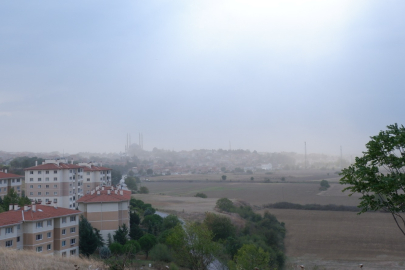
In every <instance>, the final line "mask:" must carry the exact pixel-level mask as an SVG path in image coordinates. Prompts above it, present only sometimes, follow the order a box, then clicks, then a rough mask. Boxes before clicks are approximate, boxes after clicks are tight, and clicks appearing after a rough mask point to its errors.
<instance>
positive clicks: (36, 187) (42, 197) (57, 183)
mask: <svg viewBox="0 0 405 270" xmlns="http://www.w3.org/2000/svg"><path fill="white" fill-rule="evenodd" d="M25 179H26V180H25V194H26V196H28V197H29V198H30V199H31V200H33V201H37V202H45V203H47V202H52V203H56V205H57V206H58V207H64V208H70V209H74V208H76V207H77V203H76V201H77V200H78V198H80V196H82V195H83V190H82V185H83V168H82V166H79V165H75V164H73V161H71V163H68V162H67V160H66V159H58V160H45V161H44V162H43V163H42V164H41V165H36V166H34V167H30V168H27V169H25Z"/></svg>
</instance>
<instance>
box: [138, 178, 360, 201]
mask: <svg viewBox="0 0 405 270" xmlns="http://www.w3.org/2000/svg"><path fill="white" fill-rule="evenodd" d="M142 185H143V186H146V187H147V188H148V189H149V192H150V193H153V194H165V195H170V196H185V197H192V196H194V195H195V194H196V193H197V192H203V193H205V194H207V196H208V198H224V197H226V198H229V199H236V200H243V201H246V202H248V203H250V204H253V205H258V206H261V205H263V204H267V203H276V202H283V201H284V202H292V203H300V204H310V203H317V204H338V205H353V206H354V205H358V197H357V196H352V197H349V196H347V194H348V193H347V192H345V193H343V192H341V191H342V186H341V185H340V184H331V188H329V189H328V190H327V191H323V192H320V191H319V184H318V183H313V182H303V183H257V182H254V183H250V182H249V183H247V182H209V181H208V182H204V181H201V182H197V181H195V182H166V181H165V182H144V183H142ZM318 194H319V195H318Z"/></svg>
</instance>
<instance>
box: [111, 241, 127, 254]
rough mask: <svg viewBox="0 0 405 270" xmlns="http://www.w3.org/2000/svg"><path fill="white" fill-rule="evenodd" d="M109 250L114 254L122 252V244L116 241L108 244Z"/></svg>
mask: <svg viewBox="0 0 405 270" xmlns="http://www.w3.org/2000/svg"><path fill="white" fill-rule="evenodd" d="M110 251H111V253H112V254H114V255H120V254H122V253H124V246H123V245H121V244H120V243H118V242H114V243H112V244H111V245H110Z"/></svg>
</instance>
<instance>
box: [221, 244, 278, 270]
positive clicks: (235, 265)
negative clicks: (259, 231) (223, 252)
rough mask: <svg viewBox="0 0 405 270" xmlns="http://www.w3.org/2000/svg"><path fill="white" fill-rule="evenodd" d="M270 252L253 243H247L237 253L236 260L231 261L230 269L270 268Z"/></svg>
mask: <svg viewBox="0 0 405 270" xmlns="http://www.w3.org/2000/svg"><path fill="white" fill-rule="evenodd" d="M269 263H270V254H269V253H268V252H265V251H264V250H263V249H262V248H260V247H259V248H258V247H256V246H255V245H253V244H245V245H243V246H242V247H241V248H240V249H239V250H238V253H237V254H236V255H235V259H234V261H233V262H232V261H231V262H230V263H229V269H231V270H233V269H235V270H236V269H238V270H251V269H256V268H258V269H270V265H269Z"/></svg>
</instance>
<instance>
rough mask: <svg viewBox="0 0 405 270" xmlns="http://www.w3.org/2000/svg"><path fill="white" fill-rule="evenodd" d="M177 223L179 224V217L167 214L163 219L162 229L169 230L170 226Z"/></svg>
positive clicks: (174, 225)
mask: <svg viewBox="0 0 405 270" xmlns="http://www.w3.org/2000/svg"><path fill="white" fill-rule="evenodd" d="M177 224H180V220H179V218H178V217H177V216H175V215H168V216H167V217H165V218H164V219H163V223H162V229H163V230H170V229H171V228H174V227H176V226H177Z"/></svg>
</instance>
